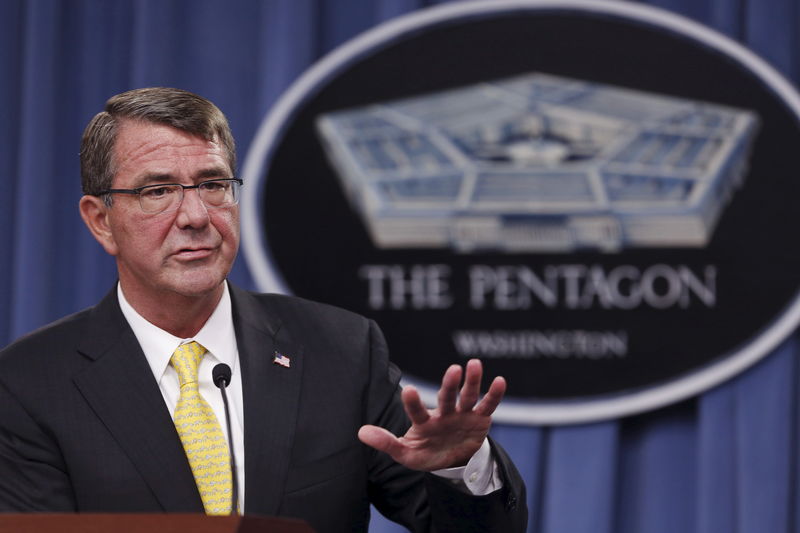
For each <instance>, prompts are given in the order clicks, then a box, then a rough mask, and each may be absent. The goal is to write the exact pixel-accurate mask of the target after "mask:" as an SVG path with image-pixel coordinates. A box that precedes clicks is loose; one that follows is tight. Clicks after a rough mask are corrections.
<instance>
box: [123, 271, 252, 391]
mask: <svg viewBox="0 0 800 533" xmlns="http://www.w3.org/2000/svg"><path fill="white" fill-rule="evenodd" d="M117 298H118V299H119V307H120V309H121V310H122V314H123V315H124V316H125V319H126V320H127V321H128V324H130V326H131V329H132V330H133V333H134V335H136V339H137V340H138V341H139V345H140V346H141V347H142V351H143V352H144V355H145V357H146V358H147V363H148V364H149V365H150V369H151V370H152V372H153V376H155V378H156V380H157V381H160V380H161V377H162V376H163V375H164V372H165V371H166V369H167V367H168V366H169V360H170V358H171V357H172V353H173V352H174V351H175V348H177V347H178V346H179V345H181V344H183V343H186V342H189V341H193V340H194V341H197V342H199V343H200V344H202V345H203V346H204V347H205V348H206V350H208V352H209V355H211V356H212V357H213V358H214V359H216V360H217V362H220V363H225V364H227V365H228V366H230V367H231V370H232V371H234V372H235V371H236V359H237V357H236V334H235V332H234V328H233V313H232V308H231V296H230V292H229V291H228V283H227V282H225V283H224V284H223V291H222V298H220V300H219V303H218V304H217V307H216V308H215V309H214V312H213V313H211V316H210V317H209V318H208V320H207V321H206V323H205V324H204V325H203V327H202V328H201V329H200V331H198V332H197V335H195V336H194V337H192V338H189V339H181V338H179V337H176V336H175V335H172V334H171V333H168V332H167V331H164V330H163V329H161V328H159V327H158V326H156V325H155V324H152V323H151V322H148V321H147V319H145V318H144V317H143V316H142V315H140V314H139V313H138V312H137V311H136V310H135V309H134V308H133V307H132V306H131V304H130V303H128V300H126V299H125V294H124V293H123V292H122V287H121V285H120V284H119V283H118V284H117Z"/></svg>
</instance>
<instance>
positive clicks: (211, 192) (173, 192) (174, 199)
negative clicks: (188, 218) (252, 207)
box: [96, 178, 242, 215]
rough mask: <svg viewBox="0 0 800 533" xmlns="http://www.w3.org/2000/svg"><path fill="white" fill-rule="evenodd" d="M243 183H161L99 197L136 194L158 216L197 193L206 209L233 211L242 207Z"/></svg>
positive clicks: (234, 180) (230, 180)
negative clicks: (188, 191)
mask: <svg viewBox="0 0 800 533" xmlns="http://www.w3.org/2000/svg"><path fill="white" fill-rule="evenodd" d="M241 188H242V180H241V179H239V178H225V179H218V180H208V181H203V182H201V183H198V184H197V185H181V184H180V183H159V184H157V185H145V186H144V187H137V188H135V189H106V190H105V191H101V192H99V193H97V195H96V196H102V195H104V194H113V193H115V194H135V195H137V196H138V197H139V205H140V206H141V208H142V211H144V212H145V213H147V214H150V215H156V214H158V213H166V212H169V211H175V210H177V209H178V208H179V207H180V205H181V202H183V191H184V190H186V189H197V194H198V195H200V200H201V201H202V202H203V205H205V206H206V207H213V208H217V207H230V206H232V205H236V204H238V203H239V191H240V190H241Z"/></svg>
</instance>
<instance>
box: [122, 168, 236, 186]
mask: <svg viewBox="0 0 800 533" xmlns="http://www.w3.org/2000/svg"><path fill="white" fill-rule="evenodd" d="M230 177H231V173H230V171H229V170H228V168H226V167H211V168H206V169H203V170H201V171H200V172H198V173H196V174H195V175H194V181H203V180H207V179H214V178H220V179H224V178H230ZM178 181H179V180H178V178H176V177H175V175H174V174H168V173H158V172H154V173H148V174H143V175H141V176H139V177H138V178H136V180H135V181H134V187H133V188H134V189H138V188H139V187H145V186H147V185H152V184H155V183H178Z"/></svg>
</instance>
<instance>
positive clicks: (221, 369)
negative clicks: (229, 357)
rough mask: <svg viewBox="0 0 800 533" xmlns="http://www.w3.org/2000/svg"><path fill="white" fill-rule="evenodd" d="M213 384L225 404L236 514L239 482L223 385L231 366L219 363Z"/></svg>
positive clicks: (232, 504) (213, 376)
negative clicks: (217, 388)
mask: <svg viewBox="0 0 800 533" xmlns="http://www.w3.org/2000/svg"><path fill="white" fill-rule="evenodd" d="M211 378H212V379H213V381H214V385H216V386H217V387H219V390H220V392H221V393H222V403H223V404H224V405H225V426H226V427H227V429H228V448H229V449H230V452H231V482H232V486H233V490H232V493H231V500H232V501H231V514H232V515H234V514H237V509H238V508H239V482H238V476H237V475H236V456H235V455H234V453H233V447H234V446H233V432H232V431H231V413H230V410H229V409H228V395H227V394H225V387H227V386H228V385H230V383H231V367H229V366H228V365H226V364H225V363H220V364H218V365H217V366H215V367H214V370H212V372H211Z"/></svg>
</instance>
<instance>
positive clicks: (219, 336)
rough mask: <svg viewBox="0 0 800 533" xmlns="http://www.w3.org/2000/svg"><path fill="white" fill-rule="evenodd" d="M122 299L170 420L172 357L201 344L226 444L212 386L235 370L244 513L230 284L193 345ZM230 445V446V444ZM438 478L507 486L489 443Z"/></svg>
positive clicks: (471, 486)
mask: <svg viewBox="0 0 800 533" xmlns="http://www.w3.org/2000/svg"><path fill="white" fill-rule="evenodd" d="M117 296H118V299H119V305H120V308H121V309H122V314H123V315H124V316H125V319H126V320H127V321H128V324H130V326H131V329H132V330H133V333H134V335H136V339H137V340H138V341H139V345H140V346H141V347H142V351H143V352H144V355H145V357H146V358H147V362H148V364H149V365H150V369H151V370H152V371H153V376H154V377H155V379H156V382H158V387H159V389H161V394H162V396H163V397H164V402H166V405H167V407H168V409H169V412H170V415H171V416H174V413H175V405H176V404H177V403H178V397H179V396H180V385H179V383H178V373H177V372H176V371H175V369H174V368H172V366H171V365H170V364H169V361H170V358H171V357H172V353H173V352H174V351H175V348H177V347H178V346H179V345H181V344H184V343H187V342H191V341H197V342H198V343H200V344H201V345H202V346H203V347H204V348H205V349H206V350H208V353H207V354H206V356H205V357H203V360H202V361H201V362H200V367H199V369H198V378H199V385H200V394H201V395H202V396H203V398H205V400H206V401H207V402H208V404H209V405H210V406H211V409H213V411H214V414H215V415H216V416H217V420H218V421H219V422H220V427H221V428H222V432H223V433H224V434H225V439H226V440H227V439H228V435H227V430H226V428H225V407H224V405H223V402H222V396H221V393H220V391H219V389H218V388H217V386H216V385H214V382H213V381H212V377H211V374H212V370H213V368H214V367H215V366H216V365H217V364H219V363H225V364H227V365H228V366H229V367H230V368H231V383H230V385H229V386H228V387H227V394H228V403H229V408H230V411H231V431H232V433H233V441H234V452H235V453H236V479H237V483H238V489H239V509H240V510H241V512H244V511H245V508H244V471H245V468H244V409H243V400H242V375H241V368H240V366H239V350H238V347H237V345H236V334H235V331H234V328H233V313H232V310H231V297H230V292H229V291H228V284H227V283H225V286H224V290H223V293H222V298H220V301H219V304H217V307H216V309H214V312H213V313H212V314H211V316H210V317H209V319H208V321H207V322H206V323H205V324H204V325H203V327H202V329H201V330H200V331H199V332H197V335H195V336H194V337H192V338H190V339H181V338H179V337H176V336H174V335H172V334H170V333H167V332H166V331H164V330H163V329H161V328H159V327H158V326H156V325H154V324H152V323H150V322H148V321H147V320H146V319H145V318H144V317H142V316H141V315H140V314H139V313H138V312H137V311H136V310H135V309H134V308H133V307H132V306H131V305H130V303H128V300H126V299H125V294H124V293H123V292H122V287H121V285H119V284H118V285H117ZM229 445H230V443H229ZM433 473H434V474H436V475H439V476H441V477H444V478H447V479H450V480H452V481H453V482H454V483H455V484H456V485H458V486H460V487H462V488H463V489H466V490H467V492H470V493H472V494H475V495H484V494H488V493H490V492H492V491H494V490H497V489H499V488H501V487H502V480H501V479H500V476H499V473H498V471H497V464H496V462H495V461H494V459H492V456H491V451H490V446H489V442H488V441H487V440H484V442H483V445H482V446H481V448H480V449H479V450H478V451H477V452H476V453H475V455H473V456H472V458H471V459H470V461H469V462H468V463H467V465H466V466H462V467H456V468H446V469H443V470H437V471H436V472H433Z"/></svg>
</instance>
